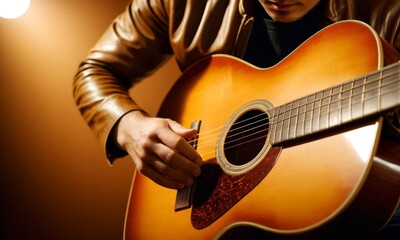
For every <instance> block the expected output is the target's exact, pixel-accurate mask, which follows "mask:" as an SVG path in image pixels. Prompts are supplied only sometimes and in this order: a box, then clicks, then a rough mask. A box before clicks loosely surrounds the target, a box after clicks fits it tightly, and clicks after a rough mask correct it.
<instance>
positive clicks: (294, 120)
mask: <svg viewBox="0 0 400 240" xmlns="http://www.w3.org/2000/svg"><path fill="white" fill-rule="evenodd" d="M398 66H399V64H396V65H394V66H391V67H390V68H389V67H387V68H383V69H382V70H380V71H376V72H375V73H372V74H367V75H365V76H364V77H360V78H356V79H353V80H352V81H349V82H346V83H343V84H339V85H336V86H334V87H332V88H329V89H325V90H323V91H319V92H316V93H313V94H310V95H308V96H306V97H303V98H301V99H299V100H295V101H292V102H290V103H288V104H286V105H284V106H281V107H278V110H277V112H279V114H278V115H275V116H276V119H277V120H276V122H277V124H276V125H278V127H276V128H277V131H274V132H275V133H276V132H278V131H279V134H278V135H276V134H275V135H276V136H275V139H277V138H278V137H279V140H281V139H283V138H285V139H289V138H291V137H295V136H297V135H299V133H300V135H304V134H308V133H313V132H315V131H318V130H320V129H321V122H320V121H321V119H322V118H323V117H324V116H327V117H328V118H327V121H328V123H327V126H331V125H337V124H340V123H342V122H344V120H345V117H344V116H345V115H346V111H348V114H347V115H348V118H349V119H347V121H351V120H353V119H354V118H357V117H360V116H364V114H365V110H366V109H365V103H366V101H367V100H373V99H375V97H376V96H378V100H377V101H378V106H379V109H381V108H380V105H381V104H382V103H381V98H380V96H381V95H382V93H383V87H385V86H387V85H390V84H393V82H389V83H384V82H383V81H382V79H385V78H388V77H392V76H394V75H395V74H396V72H395V71H394V72H391V71H389V70H390V69H391V68H395V67H398ZM383 70H387V71H388V73H387V74H386V73H384V72H383ZM376 74H379V75H380V77H378V79H375V78H372V79H371V81H368V77H371V76H373V75H376ZM374 82H377V83H378V86H374V84H373V83H374ZM360 83H361V84H360ZM346 84H350V89H349V90H348V94H349V96H345V95H347V93H346V91H347V90H346V89H345V87H344V86H345V85H346ZM367 84H370V85H371V86H372V88H371V89H368V88H367ZM335 88H339V89H340V93H339V94H337V93H334V89H335ZM360 89H361V93H359V92H358V91H359V90H360ZM374 90H377V94H376V95H375V94H373V93H372V94H371V96H367V95H366V94H367V93H368V92H372V91H374ZM324 92H325V93H326V92H330V94H328V95H324V94H323V93H324ZM388 92H389V93H390V92H393V90H390V91H388ZM335 96H337V97H338V98H337V99H334V100H332V97H335ZM310 98H312V100H311V101H310ZM324 99H326V100H328V103H326V102H324ZM357 99H358V100H357ZM303 100H305V102H303ZM344 100H348V104H346V105H347V106H348V110H346V108H345V105H344V104H343V103H345V102H347V101H344ZM296 104H298V105H296ZM310 104H312V107H311V109H308V107H309V106H310ZM334 104H337V106H338V107H337V108H334V107H333V105H334ZM357 105H359V106H360V107H361V108H360V111H359V113H357V111H356V110H357V108H356V106H357ZM289 106H292V108H291V110H290V109H288V107H289ZM293 106H294V107H293ZM325 106H326V107H327V111H326V112H324V111H323V110H322V109H323V107H325ZM302 107H303V108H304V112H302V111H301V108H302ZM295 109H297V112H293V110H295ZM334 111H337V113H339V114H338V115H337V121H334V120H333V117H334ZM360 113H361V114H360ZM299 116H300V117H301V118H303V119H302V121H300V120H301V119H300V120H299ZM332 116H333V117H332ZM331 117H332V118H331ZM331 120H332V121H331ZM307 124H310V130H309V131H308V130H307V128H308V127H307ZM301 125H302V126H301ZM283 127H285V128H286V129H283ZM299 128H300V129H299ZM291 133H295V134H291Z"/></svg>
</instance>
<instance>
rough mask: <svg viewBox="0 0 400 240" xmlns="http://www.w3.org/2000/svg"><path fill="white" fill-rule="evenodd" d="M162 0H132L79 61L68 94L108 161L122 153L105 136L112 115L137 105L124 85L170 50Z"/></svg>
mask: <svg viewBox="0 0 400 240" xmlns="http://www.w3.org/2000/svg"><path fill="white" fill-rule="evenodd" d="M164 6H166V5H164V1H163V0H133V1H132V2H131V3H130V4H129V6H128V7H127V8H126V10H125V11H124V12H123V13H122V14H120V15H119V16H118V17H117V18H116V19H115V20H114V21H113V22H112V24H111V25H110V26H109V28H108V29H107V30H106V31H105V33H104V34H103V36H102V37H101V38H100V40H99V41H98V42H97V44H96V45H95V46H94V47H93V48H92V49H91V51H90V52H89V54H88V56H87V57H86V58H85V59H84V60H83V61H82V62H81V64H80V65H79V67H78V71H77V73H76V75H75V78H74V83H73V97H74V100H75V103H76V105H77V107H78V109H79V111H80V113H81V114H82V116H83V118H84V120H85V121H86V122H87V124H88V125H89V127H90V129H91V130H92V131H93V133H94V135H95V137H96V138H97V139H98V140H99V141H100V143H101V144H102V146H103V147H104V150H105V152H106V155H107V158H108V159H109V161H110V162H112V161H113V160H114V159H115V158H117V157H122V156H124V155H126V153H125V152H123V151H121V150H120V149H118V148H117V147H116V146H115V144H113V141H110V140H111V139H109V138H111V137H110V136H111V133H112V129H113V127H114V125H115V124H116V123H117V121H118V120H119V119H120V118H121V117H122V116H123V115H124V114H126V113H127V112H129V111H133V110H137V109H140V107H139V106H138V105H137V104H136V103H135V102H134V101H133V100H132V98H131V96H130V95H129V91H128V89H129V88H130V87H131V86H132V85H133V84H135V83H137V82H138V81H140V80H141V79H142V78H144V77H146V76H147V75H149V74H150V73H152V72H153V71H154V70H155V69H157V67H158V66H160V65H161V64H162V63H163V62H165V60H166V59H167V58H168V57H169V56H171V47H170V44H169V42H168V11H167V10H166V9H165V8H164Z"/></svg>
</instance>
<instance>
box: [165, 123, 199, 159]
mask: <svg viewBox="0 0 400 240" xmlns="http://www.w3.org/2000/svg"><path fill="white" fill-rule="evenodd" d="M170 123H171V125H170V127H171V130H172V132H171V131H169V130H163V131H160V133H159V139H160V141H161V142H163V143H164V144H165V145H167V146H168V147H169V148H171V149H173V150H175V151H176V152H178V153H180V154H181V155H182V156H183V157H185V158H187V159H188V160H190V161H192V162H193V163H195V164H196V165H198V166H201V164H202V162H203V161H202V159H201V156H200V154H199V153H198V152H197V151H196V150H195V149H193V146H191V145H190V144H189V143H188V142H187V141H186V140H185V139H184V137H183V136H186V137H188V136H190V137H194V136H196V130H194V129H186V128H183V127H182V126H181V125H179V124H178V123H177V122H174V121H170ZM185 131H186V134H185V133H184V132H185ZM176 132H178V133H179V134H181V135H179V134H178V133H176ZM193 133H194V135H193Z"/></svg>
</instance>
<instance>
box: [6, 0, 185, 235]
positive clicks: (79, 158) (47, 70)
mask: <svg viewBox="0 0 400 240" xmlns="http://www.w3.org/2000/svg"><path fill="white" fill-rule="evenodd" d="M128 2H129V0H112V1H110V0H31V3H30V6H29V9H28V10H27V12H26V13H25V14H24V15H23V16H22V17H20V18H16V19H5V18H0V114H1V115H0V148H1V149H0V217H1V218H0V223H1V225H0V239H6V240H14V239H41V240H46V239H52V240H54V239H73V240H79V239H85V240H89V239H97V240H101V239H110V240H111V239H112V240H114V239H122V236H123V227H124V218H125V211H126V207H127V201H128V197H129V190H130V185H131V182H132V176H133V172H134V165H133V162H132V161H131V159H129V158H123V159H119V160H117V161H116V162H115V164H114V165H113V166H110V165H109V164H108V162H107V160H106V158H105V156H104V155H103V150H102V148H101V147H100V144H99V143H98V142H97V140H96V139H95V138H94V135H93V134H92V132H91V131H90V130H89V127H88V126H87V125H86V123H85V122H84V121H83V118H82V117H81V115H80V114H79V112H78V110H77V108H76V107H75V104H74V101H73V98H72V79H73V76H74V74H75V72H76V70H77V66H78V64H79V62H80V60H81V59H82V58H83V57H84V56H85V55H86V54H87V52H88V51H89V49H90V48H91V47H92V46H93V45H94V44H95V42H96V41H97V39H98V38H99V37H100V36H101V34H102V33H103V31H104V30H105V28H106V27H107V26H108V25H109V23H110V22H111V21H112V19H114V18H115V17H116V16H117V14H118V13H120V12H121V11H123V10H124V9H125V8H126V6H127V4H128ZM178 76H179V71H178V70H177V67H176V65H175V62H174V61H172V60H171V61H170V62H168V63H167V65H166V66H164V67H163V68H161V69H160V70H159V71H157V73H156V74H155V75H154V76H152V77H151V78H149V79H146V81H144V82H143V84H140V85H139V86H138V87H137V88H135V89H133V90H132V94H134V95H135V100H136V101H137V102H139V103H140V104H141V105H142V106H143V107H144V108H145V109H147V110H148V111H149V112H150V113H151V114H156V112H157V109H158V106H159V104H160V102H161V101H162V99H163V97H164V96H165V94H166V92H167V91H168V88H169V87H170V86H171V84H172V83H173V81H174V80H175V79H176V78H177V77H178ZM155 86H157V88H156V89H155ZM150 88H151V91H149V89H150ZM147 98H149V99H152V101H149V100H148V99H147Z"/></svg>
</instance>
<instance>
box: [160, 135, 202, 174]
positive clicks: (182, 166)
mask: <svg viewBox="0 0 400 240" xmlns="http://www.w3.org/2000/svg"><path fill="white" fill-rule="evenodd" d="M154 151H155V154H156V155H157V156H158V157H159V158H160V159H161V160H162V161H163V162H164V163H165V164H166V165H167V166H170V167H173V168H175V169H177V170H180V171H182V172H183V173H185V174H186V175H189V176H192V177H197V176H199V175H200V167H199V166H198V165H196V164H194V163H193V162H192V161H190V160H188V159H187V158H185V157H184V156H182V155H181V154H179V153H178V152H175V151H174V150H172V149H171V148H170V147H168V146H166V145H164V144H163V143H159V144H157V145H156V147H155V148H154ZM192 151H193V149H192Z"/></svg>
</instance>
